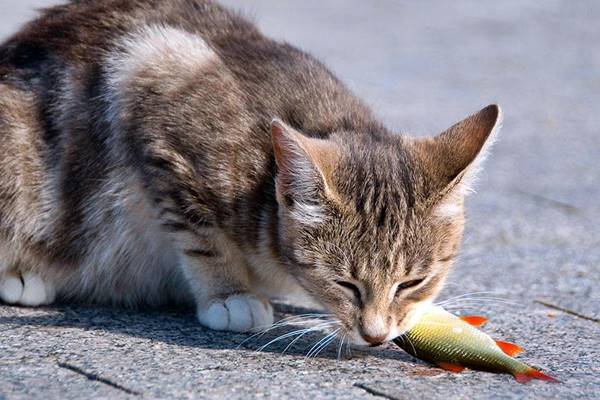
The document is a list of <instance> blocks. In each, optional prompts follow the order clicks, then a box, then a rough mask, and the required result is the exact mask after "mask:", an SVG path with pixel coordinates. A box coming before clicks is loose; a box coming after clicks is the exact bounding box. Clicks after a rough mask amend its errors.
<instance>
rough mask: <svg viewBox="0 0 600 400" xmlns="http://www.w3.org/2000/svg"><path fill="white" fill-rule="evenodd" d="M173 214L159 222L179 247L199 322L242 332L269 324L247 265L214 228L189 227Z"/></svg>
mask: <svg viewBox="0 0 600 400" xmlns="http://www.w3.org/2000/svg"><path fill="white" fill-rule="evenodd" d="M176 218H177V217H176V216H175V215H173V214H171V215H168V213H167V221H168V222H164V223H163V226H164V227H165V229H166V230H167V231H168V233H169V234H170V235H171V236H172V237H173V239H174V242H175V244H176V247H177V248H178V249H179V251H180V267H181V268H182V269H183V272H184V275H185V277H186V280H187V282H188V284H189V287H190V288H191V291H192V294H193V296H194V299H195V302H196V307H197V311H196V312H197V316H198V320H199V322H200V323H201V324H202V325H204V326H206V327H208V328H210V329H214V330H221V331H234V332H245V331H250V330H254V329H257V328H264V327H267V326H270V325H272V324H273V308H272V306H271V304H270V302H269V301H268V299H266V298H264V297H262V296H260V295H258V294H256V293H255V291H254V290H253V288H252V284H251V280H250V276H249V271H248V267H247V266H246V263H245V261H244V259H243V257H242V255H241V254H240V253H239V252H238V251H236V246H235V244H234V243H229V242H228V240H227V238H226V237H225V235H223V234H221V233H220V231H219V229H218V228H215V227H209V226H207V227H204V228H202V229H198V228H197V227H196V228H194V229H190V227H189V226H188V225H187V224H186V223H185V222H183V221H182V220H181V219H178V220H177V222H174V219H176Z"/></svg>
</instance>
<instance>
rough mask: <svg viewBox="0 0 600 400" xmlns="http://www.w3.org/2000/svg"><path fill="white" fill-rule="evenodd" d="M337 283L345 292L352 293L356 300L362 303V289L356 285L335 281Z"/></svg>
mask: <svg viewBox="0 0 600 400" xmlns="http://www.w3.org/2000/svg"><path fill="white" fill-rule="evenodd" d="M335 283H337V284H338V285H339V286H341V287H342V288H344V289H345V290H344V291H346V292H347V291H350V292H351V293H352V295H353V296H354V297H355V298H356V300H358V301H359V302H360V301H361V295H360V289H359V288H358V286H356V285H355V284H354V283H352V282H346V281H335Z"/></svg>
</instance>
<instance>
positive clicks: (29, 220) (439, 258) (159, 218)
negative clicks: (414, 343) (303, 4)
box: [0, 0, 500, 345]
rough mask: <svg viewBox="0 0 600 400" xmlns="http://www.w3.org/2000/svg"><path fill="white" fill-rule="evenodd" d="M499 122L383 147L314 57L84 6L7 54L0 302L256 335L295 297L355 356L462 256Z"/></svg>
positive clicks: (0, 167) (188, 18)
mask: <svg viewBox="0 0 600 400" xmlns="http://www.w3.org/2000/svg"><path fill="white" fill-rule="evenodd" d="M499 121H500V110H499V108H498V106H496V105H491V106H488V107H486V108H484V109H482V110H481V111H479V112H478V113H476V114H474V115H472V116H470V117H468V118H467V119H465V120H464V121H462V122H459V123H458V124H456V125H454V126H452V127H451V128H450V129H448V130H447V131H445V132H443V133H442V134H440V135H439V136H437V137H432V138H425V139H423V138H421V139H415V138H410V137H407V136H404V135H396V134H393V133H392V132H390V131H389V130H388V129H387V128H386V127H385V126H383V125H382V124H381V123H380V122H378V121H377V119H376V118H375V117H374V115H373V113H372V112H371V111H370V110H369V108H368V107H367V106H366V105H365V104H364V103H362V102H361V101H360V100H359V99H358V98H357V97H355V96H354V95H353V94H352V93H351V92H350V91H349V90H348V89H347V88H346V87H345V86H344V84H343V83H341V82H340V81H339V80H338V79H337V78H336V77H335V76H334V75H332V73H331V72H329V71H328V70H327V69H326V68H325V67H324V66H323V65H322V64H321V63H320V62H319V61H317V60H315V59H314V58H313V57H311V56H310V55H308V54H306V53H304V52H302V51H300V50H298V49H296V48H295V47H293V46H290V45H288V44H285V43H280V42H276V41H273V40H271V39H269V38H266V37H265V36H263V35H262V34H261V33H260V31H259V30H258V29H257V28H256V27H255V26H254V25H253V24H251V23H250V22H249V21H247V20H246V19H244V18H243V17H240V16H239V15H237V14H235V13H232V12H230V11H227V10H225V9H224V8H222V7H221V6H219V5H218V4H216V3H214V2H212V1H209V0H94V1H91V0H79V1H72V2H71V3H68V4H66V5H62V6H57V7H53V8H50V9H48V10H46V11H45V12H43V15H41V16H40V17H39V18H38V19H37V20H35V21H33V22H30V23H29V24H27V25H26V26H25V27H24V28H23V29H22V30H21V31H20V32H18V33H16V34H15V35H14V36H12V37H11V38H9V39H8V40H7V41H6V42H5V43H4V44H2V46H1V47H0V154H2V157H0V298H1V299H2V300H3V301H4V302H5V303H8V304H18V305H24V306H39V305H45V304H50V303H52V302H54V301H55V300H57V299H58V300H61V301H77V302H90V303H104V304H114V305H123V306H141V305H144V306H150V307H157V306H160V305H164V304H186V303H189V304H194V305H195V307H196V310H197V316H198V320H199V322H200V323H201V324H202V325H204V326H206V327H209V328H212V329H216V330H231V331H248V330H251V329H255V328H257V327H260V326H265V325H269V324H271V323H272V322H273V310H272V307H271V305H270V303H269V299H271V298H273V296H279V295H281V294H288V293H290V292H293V291H295V290H297V288H302V290H303V291H305V292H306V293H308V294H310V295H311V297H312V298H314V299H315V301H317V302H319V303H320V304H322V305H323V306H324V307H325V308H326V309H327V310H329V311H330V312H331V313H332V314H334V315H335V317H336V319H337V320H339V324H340V327H342V329H343V331H344V332H345V333H346V334H347V335H350V336H351V337H352V338H353V340H354V341H355V342H356V343H359V344H370V345H377V344H380V343H382V342H385V341H388V340H391V339H393V338H394V337H396V336H397V335H399V334H401V333H402V332H403V331H405V330H406V329H408V328H409V327H410V326H411V324H412V323H413V321H414V320H415V318H416V317H417V316H418V315H419V310H420V309H422V306H423V305H425V304H427V303H429V302H431V301H432V300H433V299H434V298H435V296H436V295H437V293H438V292H439V291H440V289H441V287H442V284H443V282H444V278H445V276H446V274H447V273H448V270H449V268H450V266H451V264H452V261H453V259H454V258H455V256H456V255H457V251H458V247H459V242H460V240H461V235H462V231H463V225H464V211H463V200H464V195H465V193H466V192H467V190H468V188H469V182H470V181H471V179H472V178H473V176H474V172H475V170H476V168H477V166H478V165H479V163H480V161H481V159H482V156H483V154H484V153H485V149H486V147H488V145H489V144H490V142H491V140H492V137H493V136H494V133H495V132H496V131H497V130H498V126H499Z"/></svg>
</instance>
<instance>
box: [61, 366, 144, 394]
mask: <svg viewBox="0 0 600 400" xmlns="http://www.w3.org/2000/svg"><path fill="white" fill-rule="evenodd" d="M57 365H58V366H59V367H60V368H64V369H68V370H69V371H72V372H75V373H76V374H79V375H82V376H84V377H85V378H87V379H88V380H90V381H96V382H100V383H104V384H105V385H108V386H110V387H112V388H114V389H117V390H120V391H122V392H125V393H127V394H132V395H135V396H139V395H141V393H140V392H136V391H135V390H132V389H128V388H126V387H124V386H121V385H119V384H118V383H115V382H113V381H111V380H110V379H107V378H103V377H101V376H100V375H97V374H94V373H91V372H86V371H84V370H83V369H81V368H79V367H76V366H75V365H71V364H67V363H63V362H57Z"/></svg>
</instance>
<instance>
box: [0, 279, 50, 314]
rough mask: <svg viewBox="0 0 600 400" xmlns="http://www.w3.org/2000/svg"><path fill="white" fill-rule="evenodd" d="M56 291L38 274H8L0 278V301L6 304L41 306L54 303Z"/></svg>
mask: <svg viewBox="0 0 600 400" xmlns="http://www.w3.org/2000/svg"><path fill="white" fill-rule="evenodd" d="M55 297H56V290H55V288H54V285H53V284H52V283H51V282H48V281H46V280H43V279H42V277H41V276H40V275H38V274H34V273H31V272H26V273H24V274H23V275H20V274H18V273H14V272H9V273H5V274H4V275H2V276H0V300H2V301H3V302H5V303H8V304H18V305H22V306H30V307H35V306H41V305H47V304H50V303H52V302H54V299H55Z"/></svg>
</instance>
